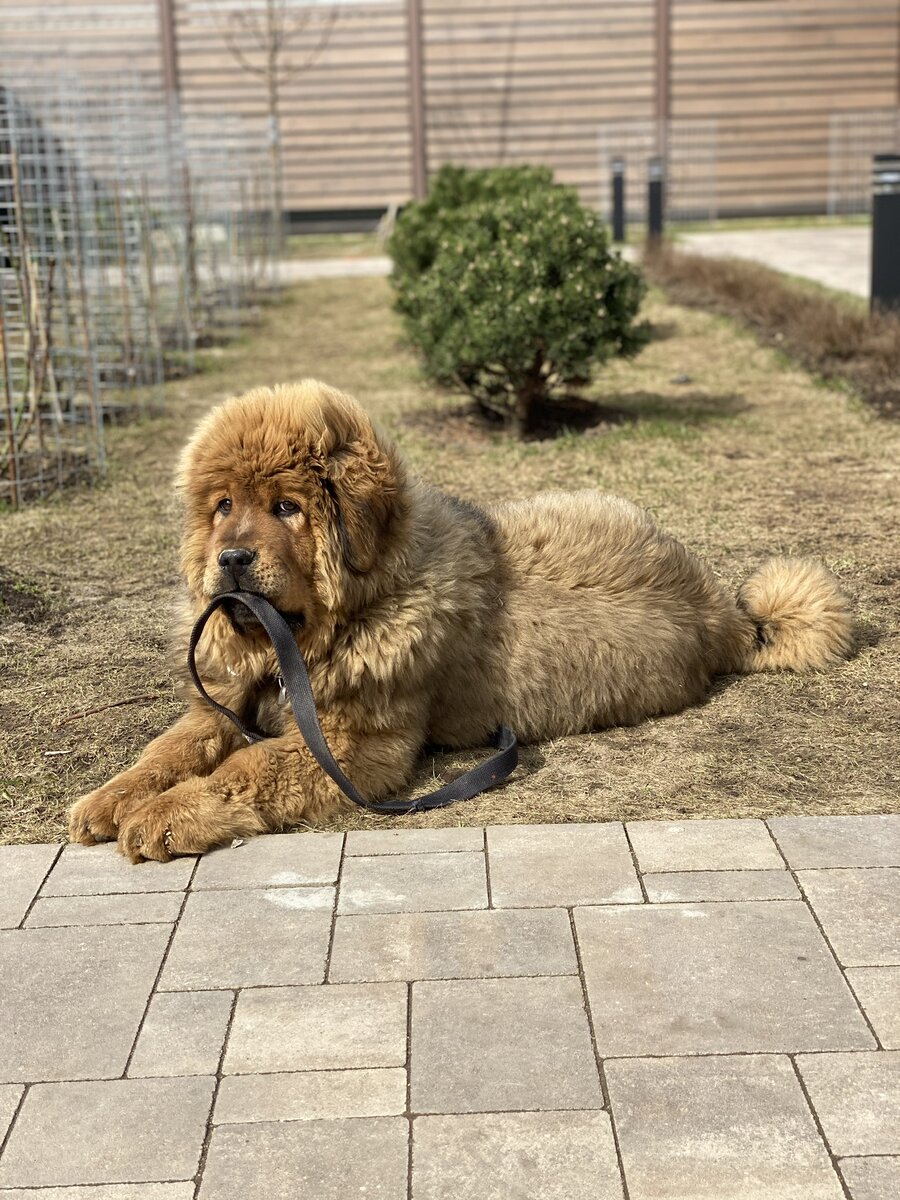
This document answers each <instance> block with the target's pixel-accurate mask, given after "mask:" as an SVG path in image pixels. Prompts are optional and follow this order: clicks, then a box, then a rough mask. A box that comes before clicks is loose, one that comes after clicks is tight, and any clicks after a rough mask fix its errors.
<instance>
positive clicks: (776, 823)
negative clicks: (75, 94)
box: [768, 814, 900, 871]
mask: <svg viewBox="0 0 900 1200" xmlns="http://www.w3.org/2000/svg"><path fill="white" fill-rule="evenodd" d="M768 825H769V828H770V829H771V830H772V833H773V834H774V836H775V840H776V841H777V842H778V845H779V846H780V847H781V849H782V851H783V853H784V856H785V858H786V859H787V860H788V862H789V863H790V865H791V866H792V867H793V868H794V870H795V871H805V870H810V869H815V868H816V867H900V816H898V815H893V814H888V815H881V816H879V815H875V816H867V817H773V818H771V819H770V820H769V822H768Z"/></svg>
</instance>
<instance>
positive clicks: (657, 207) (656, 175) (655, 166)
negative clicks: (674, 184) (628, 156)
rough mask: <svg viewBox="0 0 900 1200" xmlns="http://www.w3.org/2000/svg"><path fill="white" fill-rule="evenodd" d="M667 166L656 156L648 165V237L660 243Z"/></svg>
mask: <svg viewBox="0 0 900 1200" xmlns="http://www.w3.org/2000/svg"><path fill="white" fill-rule="evenodd" d="M664 190H665V166H664V165H663V160H662V159H661V158H660V157H659V156H656V157H654V158H651V159H650V160H649V162H648V163H647V237H648V239H649V240H650V241H651V242H658V241H659V240H660V239H661V238H662V233H663V209H664V205H665V195H664Z"/></svg>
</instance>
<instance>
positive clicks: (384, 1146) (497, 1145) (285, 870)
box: [0, 816, 900, 1200]
mask: <svg viewBox="0 0 900 1200" xmlns="http://www.w3.org/2000/svg"><path fill="white" fill-rule="evenodd" d="M0 879H2V884H3V885H2V888H0V925H2V926H5V927H7V928H5V929H4V931H3V932H2V933H0V1081H2V1083H0V1138H3V1139H4V1140H3V1141H2V1143H0V1145H2V1147H3V1149H2V1154H0V1200H36V1198H37V1197H47V1198H48V1200H50V1198H53V1200H189V1198H191V1197H193V1196H194V1195H195V1194H196V1195H197V1196H199V1197H200V1198H201V1200H280V1198H282V1197H284V1198H285V1200H287V1198H290V1200H294V1198H295V1197H309V1198H310V1200H346V1198H347V1197H365V1198H366V1200H410V1198H412V1200H445V1198H446V1200H476V1198H478V1200H513V1198H516V1200H622V1197H623V1196H624V1195H625V1194H626V1193H625V1192H624V1191H623V1187H624V1186H625V1185H624V1184H623V1180H624V1181H626V1182H627V1189H628V1190H627V1195H628V1197H629V1198H630V1200H701V1198H703V1200H841V1198H842V1197H843V1198H846V1197H848V1196H849V1197H852V1200H896V1198H897V1196H898V1195H900V816H884V817H877V816H875V817H833V818H832V817H824V818H811V819H806V818H783V819H777V820H771V821H769V822H768V823H767V824H766V823H763V822H761V821H754V820H740V821H737V820H735V821H694V822H685V823H669V822H653V821H650V822H637V823H632V824H629V825H628V826H627V829H626V828H624V827H623V826H622V825H620V824H604V825H570V826H509V827H502V826H500V827H494V828H489V829H488V830H487V831H486V832H485V831H484V830H482V829H447V830H437V829H435V830H427V831H416V830H401V829H398V830H396V831H393V830H391V831H384V832H372V833H362V832H358V833H350V834H348V835H347V836H346V838H344V837H343V836H342V835H339V834H326V833H318V834H315V833H304V834H299V835H281V836H271V837H261V838H257V839H255V840H253V841H250V842H247V843H245V844H243V845H240V846H238V847H236V848H234V849H230V850H223V851H219V852H217V853H215V854H211V855H208V856H207V857H205V858H203V859H201V860H199V861H197V860H195V859H181V860H178V861H176V862H173V863H170V864H168V865H166V866H160V865H157V864H149V865H145V866H141V867H132V866H129V865H128V864H127V863H126V862H125V861H124V860H123V859H121V858H119V857H118V856H117V855H116V853H115V851H114V849H113V848H112V847H108V846H104V847H97V848H92V849H85V848H83V847H78V846H67V847H65V848H64V849H63V848H61V847H59V846H21V847H3V848H0ZM4 1135H5V1136H4ZM76 1185H77V1186H76Z"/></svg>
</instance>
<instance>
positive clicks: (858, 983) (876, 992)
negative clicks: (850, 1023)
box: [847, 967, 900, 1050]
mask: <svg viewBox="0 0 900 1200" xmlns="http://www.w3.org/2000/svg"><path fill="white" fill-rule="evenodd" d="M847 978H848V979H849V980H850V986H851V987H852V988H853V990H854V992H856V995H857V998H858V999H859V1002H860V1004H861V1005H862V1006H863V1008H864V1009H865V1013H866V1016H867V1017H868V1018H869V1020H870V1021H871V1022H872V1028H873V1029H874V1030H875V1033H876V1035H877V1037H878V1040H879V1041H880V1042H881V1044H882V1046H884V1048H885V1050H900V967H854V968H853V969H852V970H850V971H848V972H847Z"/></svg>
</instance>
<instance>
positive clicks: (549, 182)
mask: <svg viewBox="0 0 900 1200" xmlns="http://www.w3.org/2000/svg"><path fill="white" fill-rule="evenodd" d="M552 186H553V172H552V171H551V170H550V168H549V167H494V168H491V169H490V170H485V171H477V170H472V169H470V168H468V167H457V166H454V165H453V164H452V163H446V164H445V165H444V166H443V167H441V169H440V170H439V171H438V172H437V174H436V175H435V176H434V177H433V178H432V180H431V182H430V185H429V189H428V197H427V198H426V199H425V200H422V201H420V202H419V203H417V204H410V205H408V206H407V207H406V208H404V210H403V211H402V212H401V214H400V216H399V217H398V218H397V224H396V226H395V228H394V232H393V234H392V235H391V238H390V241H389V242H388V247H387V248H388V252H389V253H390V255H391V258H392V259H393V260H394V273H393V282H394V286H395V288H396V289H397V292H398V295H399V296H400V299H401V303H402V295H403V291H404V289H405V287H406V285H407V283H408V282H409V281H411V280H413V279H415V277H416V276H418V275H420V274H421V273H422V272H423V271H427V270H428V268H429V267H430V266H431V264H432V263H433V262H434V256H435V254H436V253H437V248H438V242H439V240H440V236H441V229H442V227H443V226H444V225H445V224H447V223H448V222H452V221H453V219H454V217H455V216H456V214H457V213H458V212H459V211H460V210H461V209H465V208H466V207H468V206H469V205H470V204H477V203H479V202H483V201H491V200H500V199H502V198H504V197H507V198H508V197H510V196H518V195H528V194H530V193H532V192H534V191H535V190H536V189H538V188H549V187H552Z"/></svg>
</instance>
